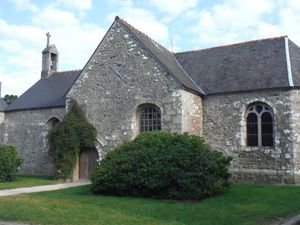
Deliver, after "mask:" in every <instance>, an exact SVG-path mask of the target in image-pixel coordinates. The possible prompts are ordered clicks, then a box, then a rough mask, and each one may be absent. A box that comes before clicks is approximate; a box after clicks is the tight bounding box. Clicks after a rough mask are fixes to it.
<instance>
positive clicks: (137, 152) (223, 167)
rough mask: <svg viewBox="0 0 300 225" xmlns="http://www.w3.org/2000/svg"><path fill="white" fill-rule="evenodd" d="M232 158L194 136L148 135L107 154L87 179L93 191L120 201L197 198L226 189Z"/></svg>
mask: <svg viewBox="0 0 300 225" xmlns="http://www.w3.org/2000/svg"><path fill="white" fill-rule="evenodd" d="M230 161H231V157H226V156H224V155H223V154H222V153H221V152H217V151H215V150H213V149H212V148H211V147H210V146H209V145H207V144H205V143H204V140H203V139H202V138H200V137H198V136H194V135H188V134H187V133H185V134H175V133H169V132H163V131H158V132H148V133H142V134H140V135H139V136H137V137H136V138H135V139H134V140H133V141H130V142H125V143H124V144H122V145H120V146H119V147H117V148H116V149H114V150H112V151H110V152H108V153H107V154H106V155H105V158H104V159H103V160H102V161H101V164H100V165H99V166H98V167H97V168H96V170H95V171H94V173H93V175H92V191H93V192H95V193H101V194H111V195H121V196H126V195H128V196H142V197H153V198H166V199H200V198H203V197H206V196H209V195H212V194H214V193H217V192H221V191H223V190H224V189H225V188H226V187H227V184H228V183H229V182H228V179H229V177H230V174H229V172H228V167H229V164H230Z"/></svg>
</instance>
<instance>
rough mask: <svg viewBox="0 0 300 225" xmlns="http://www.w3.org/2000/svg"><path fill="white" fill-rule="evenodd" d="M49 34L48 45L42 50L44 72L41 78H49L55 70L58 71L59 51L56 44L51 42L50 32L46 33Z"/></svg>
mask: <svg viewBox="0 0 300 225" xmlns="http://www.w3.org/2000/svg"><path fill="white" fill-rule="evenodd" d="M46 36H47V45H46V48H45V49H44V50H43V51H42V72H41V78H42V79H43V78H48V77H49V76H51V75H52V74H53V73H54V72H57V71H58V55H59V54H58V51H57V49H56V47H55V45H51V44H50V37H51V35H50V33H49V32H47V33H46Z"/></svg>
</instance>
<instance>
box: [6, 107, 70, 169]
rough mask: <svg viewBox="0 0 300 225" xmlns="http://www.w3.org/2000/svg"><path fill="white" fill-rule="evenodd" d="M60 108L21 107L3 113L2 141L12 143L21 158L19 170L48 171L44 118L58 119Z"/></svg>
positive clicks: (63, 112)
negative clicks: (21, 108) (3, 130)
mask: <svg viewBox="0 0 300 225" xmlns="http://www.w3.org/2000/svg"><path fill="white" fill-rule="evenodd" d="M64 114H65V109H64V108H52V109H40V110H23V111H13V112H7V113H5V134H4V143H5V144H10V145H13V146H14V147H16V149H17V152H18V154H19V155H20V156H21V158H23V159H24V163H23V165H22V166H21V170H20V173H24V174H34V175H51V174H53V167H52V165H51V162H50V160H49V157H48V148H47V140H46V135H47V133H48V129H49V124H47V122H48V121H49V120H50V119H51V118H53V117H57V118H58V119H59V120H60V121H61V120H62V118H63V116H64Z"/></svg>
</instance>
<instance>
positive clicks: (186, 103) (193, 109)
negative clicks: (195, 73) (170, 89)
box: [181, 90, 202, 136]
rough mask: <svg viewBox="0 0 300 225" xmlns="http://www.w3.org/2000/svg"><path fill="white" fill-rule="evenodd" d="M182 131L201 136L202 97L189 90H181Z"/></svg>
mask: <svg viewBox="0 0 300 225" xmlns="http://www.w3.org/2000/svg"><path fill="white" fill-rule="evenodd" d="M181 101H182V107H181V108H182V112H181V113H182V132H188V133H190V134H195V135H198V136H202V99H201V97H200V96H197V95H194V94H192V93H191V92H188V91H185V90H182V91H181Z"/></svg>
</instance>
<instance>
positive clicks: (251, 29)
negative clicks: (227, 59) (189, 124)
mask: <svg viewBox="0 0 300 225" xmlns="http://www.w3.org/2000/svg"><path fill="white" fill-rule="evenodd" d="M116 15H118V16H119V17H121V18H122V19H124V20H126V21H127V22H128V23H130V24H131V25H133V26H134V27H136V28H137V29H139V30H141V31H142V32H144V33H146V34H147V35H149V36H150V37H152V38H153V39H154V40H156V41H157V42H159V43H160V44H162V45H164V46H165V47H167V48H168V49H170V50H172V51H174V52H178V51H188V50H196V49H203V48H209V47H214V46H219V45H227V44H232V43H237V42H243V41H248V40H255V39H261V38H270V37H277V36H283V35H288V36H289V38H290V39H291V40H292V41H293V42H294V43H296V44H298V45H300V27H299V24H300V0H210V1H207V0H136V1H134V0H123V1H122V0H42V1H41V0H0V82H2V96H4V95H5V94H14V95H18V96H19V95H21V94H22V93H23V92H24V91H26V90H27V89H28V88H29V87H31V86H32V85H33V84H34V83H35V82H36V81H38V80H39V79H40V72H41V64H42V53H41V52H42V50H43V49H44V48H45V47H46V35H45V34H46V33H47V32H50V33H51V39H50V43H51V44H55V45H56V47H57V49H58V51H59V71H64V70H74V69H82V68H83V66H84V65H85V63H86V62H87V60H88V59H89V57H90V56H91V54H92V53H93V51H94V50H95V48H96V47H97V45H98V44H99V42H100V41H101V39H102V37H103V36H104V34H105V32H106V31H107V30H108V28H109V27H110V25H111V24H112V23H113V21H114V18H115V16H116Z"/></svg>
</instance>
